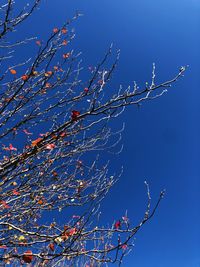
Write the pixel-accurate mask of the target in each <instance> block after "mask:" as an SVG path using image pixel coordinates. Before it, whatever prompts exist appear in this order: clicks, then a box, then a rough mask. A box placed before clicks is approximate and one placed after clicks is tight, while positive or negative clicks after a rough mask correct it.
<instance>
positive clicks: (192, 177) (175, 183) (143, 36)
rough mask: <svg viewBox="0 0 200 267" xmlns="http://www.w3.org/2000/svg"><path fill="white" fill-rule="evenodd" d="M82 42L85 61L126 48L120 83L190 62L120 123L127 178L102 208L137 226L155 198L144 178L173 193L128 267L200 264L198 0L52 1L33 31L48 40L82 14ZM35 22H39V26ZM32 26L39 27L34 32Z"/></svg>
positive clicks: (78, 26)
mask: <svg viewBox="0 0 200 267" xmlns="http://www.w3.org/2000/svg"><path fill="white" fill-rule="evenodd" d="M76 10H79V11H81V12H82V13H83V14H84V16H82V17H81V18H80V19H79V20H78V21H77V22H76V23H75V24H74V27H75V30H76V34H77V37H76V40H75V42H74V48H75V49H77V50H80V51H82V53H83V55H82V58H83V64H86V65H88V64H94V63H96V62H98V60H99V59H100V58H101V56H103V54H104V53H105V51H106V49H107V48H108V46H109V45H110V43H111V42H113V43H114V47H115V48H116V49H118V48H120V49H121V57H120V62H119V66H118V69H117V71H116V73H115V75H114V76H113V82H112V85H113V87H112V88H110V90H113V92H114V88H116V89H117V88H118V86H119V84H122V85H124V87H126V86H127V85H129V84H132V83H133V81H137V83H138V85H139V86H141V87H142V86H144V84H145V82H146V81H150V79H151V68H152V63H153V62H155V64H156V79H157V81H165V80H167V79H169V78H171V77H172V76H173V75H174V74H175V73H176V72H177V70H178V68H179V67H180V66H182V65H187V64H188V65H189V68H188V71H187V72H186V75H185V77H184V78H183V79H181V80H180V81H178V82H177V83H176V84H175V85H174V86H173V88H170V89H169V92H168V93H167V94H166V95H165V96H163V97H162V98H159V99H156V100H155V101H152V102H148V103H144V104H143V105H142V107H141V108H140V109H137V108H136V107H129V108H128V110H127V111H126V112H125V113H124V114H123V115H122V117H121V118H120V119H119V121H116V122H115V123H114V127H116V128H117V127H120V126H121V124H122V122H125V123H126V129H125V131H124V134H123V143H124V150H123V152H122V153H121V154H120V155H118V156H117V157H115V158H113V159H114V161H113V163H112V168H114V169H117V168H119V166H121V165H123V166H124V174H123V176H122V177H121V179H120V181H119V182H118V183H117V184H116V185H115V186H114V188H113V189H112V190H111V192H110V194H109V195H108V197H107V199H106V200H105V201H104V203H103V204H102V211H103V213H104V215H103V220H104V221H106V220H107V221H108V222H112V221H113V220H114V219H116V218H117V217H121V216H122V215H123V214H124V212H125V210H128V214H129V217H130V218H131V221H132V222H135V223H137V222H138V220H139V219H140V217H141V216H142V215H143V211H144V208H145V204H146V202H145V201H146V192H145V187H144V180H147V181H148V182H149V184H150V186H151V192H152V197H153V200H156V197H157V195H158V194H159V191H160V190H161V189H163V188H165V189H166V196H165V198H164V200H163V202H162V204H161V206H160V208H159V210H158V212H157V213H156V215H155V216H154V218H153V219H152V220H151V222H150V223H148V224H147V225H145V226H144V228H143V229H142V231H141V232H139V233H138V234H137V236H136V240H135V248H134V251H133V252H132V253H131V254H129V255H128V256H127V258H125V260H124V264H123V265H122V266H126V267H129V266H130V267H131V266H137V267H169V266H170V267H199V266H200V254H199V251H198V247H199V245H200V241H199V238H200V230H199V227H198V226H199V223H200V213H199V210H200V209H199V208H200V204H199V203H200V201H199V200H200V199H199V196H200V194H199V193H200V192H199V191H200V189H199V185H200V182H199V175H200V169H199V165H200V164H199V150H200V146H199V145H200V143H199V133H200V126H199V114H200V108H199V97H200V91H199V88H198V87H199V77H198V71H199V65H198V63H199V59H200V55H199V47H200V46H199V45H200V37H199V36H200V35H199V24H200V23H199V22H200V21H199V20H200V19H199V11H200V3H199V1H197V0H182V1H178V0H173V1H172V0H167V1H166V0H163V1H157V0H151V1H150V0H123V1H120V0H115V1H114V0H109V1H108V0H101V1H100V0H75V1H66V0H59V1H45V3H43V5H42V6H41V9H40V10H39V11H38V13H37V14H36V15H35V17H34V21H35V23H34V25H31V24H30V25H29V27H24V31H26V32H24V34H26V33H28V32H30V33H32V32H33V33H34V34H37V35H39V38H43V37H44V38H45V36H47V33H48V32H50V31H51V30H52V28H53V27H54V26H59V25H61V24H62V22H64V21H65V20H66V18H69V17H70V16H71V15H72V14H73V13H74V11H76ZM29 23H30V22H29ZM30 29H31V30H30Z"/></svg>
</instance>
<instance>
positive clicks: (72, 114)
mask: <svg viewBox="0 0 200 267" xmlns="http://www.w3.org/2000/svg"><path fill="white" fill-rule="evenodd" d="M80 114H81V113H80V112H79V111H77V110H72V113H71V118H72V120H77V118H78V116H79V115H80Z"/></svg>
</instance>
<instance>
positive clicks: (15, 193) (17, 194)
mask: <svg viewBox="0 0 200 267" xmlns="http://www.w3.org/2000/svg"><path fill="white" fill-rule="evenodd" d="M12 192H13V195H15V196H19V195H20V193H19V192H18V191H17V190H16V189H13V191H12Z"/></svg>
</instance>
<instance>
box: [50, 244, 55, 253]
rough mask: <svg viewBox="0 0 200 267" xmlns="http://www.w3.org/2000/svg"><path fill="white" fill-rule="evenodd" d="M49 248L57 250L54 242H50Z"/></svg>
mask: <svg viewBox="0 0 200 267" xmlns="http://www.w3.org/2000/svg"><path fill="white" fill-rule="evenodd" d="M49 248H50V250H52V251H54V250H55V246H54V243H51V244H49Z"/></svg>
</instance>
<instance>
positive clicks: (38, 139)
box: [31, 137, 43, 146]
mask: <svg viewBox="0 0 200 267" xmlns="http://www.w3.org/2000/svg"><path fill="white" fill-rule="evenodd" d="M42 139H43V138H40V137H39V138H37V139H36V140H34V141H32V143H31V145H32V146H37V144H38V143H39V142H40V141H42Z"/></svg>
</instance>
